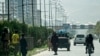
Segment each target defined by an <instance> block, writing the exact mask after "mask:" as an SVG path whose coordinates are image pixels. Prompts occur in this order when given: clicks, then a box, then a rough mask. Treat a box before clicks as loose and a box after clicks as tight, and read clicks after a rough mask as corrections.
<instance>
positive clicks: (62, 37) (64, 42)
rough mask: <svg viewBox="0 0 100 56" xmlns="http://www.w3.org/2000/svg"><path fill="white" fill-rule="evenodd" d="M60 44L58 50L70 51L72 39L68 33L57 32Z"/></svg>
mask: <svg viewBox="0 0 100 56" xmlns="http://www.w3.org/2000/svg"><path fill="white" fill-rule="evenodd" d="M57 35H58V39H59V43H58V48H67V51H70V37H69V36H68V34H67V32H65V31H60V32H57Z"/></svg>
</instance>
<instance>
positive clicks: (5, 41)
mask: <svg viewBox="0 0 100 56" xmlns="http://www.w3.org/2000/svg"><path fill="white" fill-rule="evenodd" d="M1 42H2V45H3V46H2V50H3V52H4V53H5V54H4V55H5V56H8V54H9V43H10V39H9V33H8V31H7V29H5V30H3V32H2V35H1Z"/></svg>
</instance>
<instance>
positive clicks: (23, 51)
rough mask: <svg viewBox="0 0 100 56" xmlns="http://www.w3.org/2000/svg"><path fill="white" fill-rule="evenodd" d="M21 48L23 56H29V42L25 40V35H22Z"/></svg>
mask: <svg viewBox="0 0 100 56" xmlns="http://www.w3.org/2000/svg"><path fill="white" fill-rule="evenodd" d="M20 46H21V53H22V56H26V55H27V41H26V39H25V38H24V34H22V38H21V40H20Z"/></svg>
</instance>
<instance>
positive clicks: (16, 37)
mask: <svg viewBox="0 0 100 56" xmlns="http://www.w3.org/2000/svg"><path fill="white" fill-rule="evenodd" d="M12 45H13V46H14V49H15V50H14V55H15V56H17V53H18V52H19V50H20V37H19V34H18V31H17V30H15V32H14V33H13V34H12Z"/></svg>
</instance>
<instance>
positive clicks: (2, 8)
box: [2, 2, 4, 21]
mask: <svg viewBox="0 0 100 56" xmlns="http://www.w3.org/2000/svg"><path fill="white" fill-rule="evenodd" d="M2 14H3V15H2V19H3V21H4V2H2Z"/></svg>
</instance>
